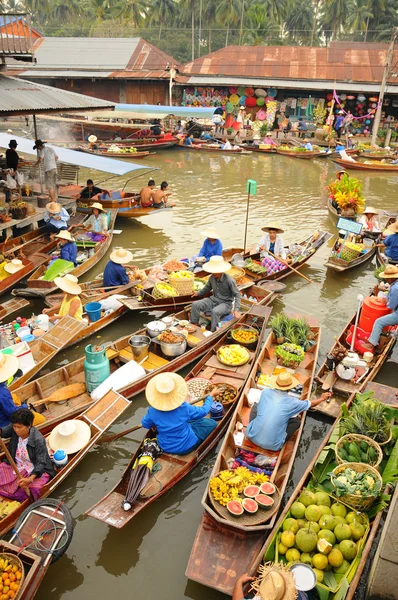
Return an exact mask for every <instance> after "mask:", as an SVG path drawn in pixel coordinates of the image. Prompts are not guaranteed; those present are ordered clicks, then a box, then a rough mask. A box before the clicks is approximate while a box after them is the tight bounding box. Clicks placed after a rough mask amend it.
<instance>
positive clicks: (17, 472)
mask: <svg viewBox="0 0 398 600" xmlns="http://www.w3.org/2000/svg"><path fill="white" fill-rule="evenodd" d="M0 445H1V447H2V449H3V452H4V454H5V455H6V457H7V460H8V462H9V463H10V465H11V467H12V468H13V469H14V472H15V475H16V476H17V479H18V481H19V480H20V479H23V477H22V475H21V473H20V472H19V470H18V467H17V465H16V464H15V461H14V459H13V457H12V456H11V454H10V453H9V451H8V448H7V446H6V445H5V443H4V442H3V440H2V438H1V437H0ZM25 492H26V493H27V495H28V496H29V498H32V492H31V491H30V489H29V488H28V487H27V488H25Z"/></svg>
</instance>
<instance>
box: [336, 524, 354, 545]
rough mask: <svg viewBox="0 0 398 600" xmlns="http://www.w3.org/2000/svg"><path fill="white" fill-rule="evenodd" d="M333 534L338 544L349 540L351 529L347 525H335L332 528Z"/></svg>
mask: <svg viewBox="0 0 398 600" xmlns="http://www.w3.org/2000/svg"><path fill="white" fill-rule="evenodd" d="M333 533H334V535H335V536H336V540H337V541H338V542H341V541H343V540H350V539H351V528H350V526H349V525H347V523H344V524H342V523H341V524H340V525H337V526H336V527H335V528H334V531H333Z"/></svg>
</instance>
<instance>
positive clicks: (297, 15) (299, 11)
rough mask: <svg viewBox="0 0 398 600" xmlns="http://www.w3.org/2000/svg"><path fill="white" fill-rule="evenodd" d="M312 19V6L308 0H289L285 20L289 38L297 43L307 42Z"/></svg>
mask: <svg viewBox="0 0 398 600" xmlns="http://www.w3.org/2000/svg"><path fill="white" fill-rule="evenodd" d="M314 20H315V18H314V7H313V5H312V4H311V3H310V2H308V0H296V1H295V2H291V3H290V6H289V10H288V13H287V17H286V21H285V29H286V30H287V32H288V34H289V40H291V41H292V42H294V43H298V44H308V43H309V41H310V36H311V31H312V28H313V23H314Z"/></svg>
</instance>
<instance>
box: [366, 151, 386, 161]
mask: <svg viewBox="0 0 398 600" xmlns="http://www.w3.org/2000/svg"><path fill="white" fill-rule="evenodd" d="M361 158H368V159H369V160H384V159H385V158H394V154H391V153H388V152H387V153H382V152H362V153H361Z"/></svg>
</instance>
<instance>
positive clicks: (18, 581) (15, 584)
mask: <svg viewBox="0 0 398 600" xmlns="http://www.w3.org/2000/svg"><path fill="white" fill-rule="evenodd" d="M9 567H11V569H9ZM4 573H7V575H9V576H10V575H12V577H11V579H13V581H11V580H10V584H9V585H8V586H6V587H9V588H10V589H9V591H11V592H14V596H12V598H13V599H14V600H18V598H20V597H21V594H22V592H23V582H24V579H25V571H24V566H23V563H22V561H21V559H20V558H19V556H17V555H16V554H11V553H10V552H1V553H0V577H1V576H2V575H4ZM14 578H15V579H14ZM6 581H7V579H2V584H3V593H4V587H5V586H4V584H5V583H6ZM7 594H8V592H7ZM7 598H11V596H8V595H7Z"/></svg>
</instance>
